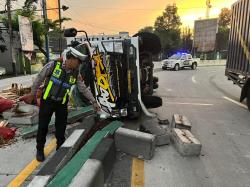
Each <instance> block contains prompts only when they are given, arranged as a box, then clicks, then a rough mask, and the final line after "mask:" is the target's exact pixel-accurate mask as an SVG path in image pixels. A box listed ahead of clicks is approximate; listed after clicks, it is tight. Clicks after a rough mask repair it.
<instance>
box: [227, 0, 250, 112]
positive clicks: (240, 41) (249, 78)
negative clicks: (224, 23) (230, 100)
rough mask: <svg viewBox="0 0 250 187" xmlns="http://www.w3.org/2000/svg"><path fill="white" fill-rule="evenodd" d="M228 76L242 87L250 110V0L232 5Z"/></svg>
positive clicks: (243, 96) (242, 0)
mask: <svg viewBox="0 0 250 187" xmlns="http://www.w3.org/2000/svg"><path fill="white" fill-rule="evenodd" d="M231 18H232V19H231V29H230V35H229V43H228V44H229V48H228V58H227V65H226V72H225V74H226V76H227V77H228V79H229V80H232V81H233V82H234V83H235V84H237V85H238V86H240V87H241V88H242V91H241V97H240V101H241V102H242V101H243V100H244V99H247V106H248V109H249V110H250V32H249V31H250V24H249V21H250V1H249V0H239V1H237V2H236V3H234V4H233V6H232V16H231Z"/></svg>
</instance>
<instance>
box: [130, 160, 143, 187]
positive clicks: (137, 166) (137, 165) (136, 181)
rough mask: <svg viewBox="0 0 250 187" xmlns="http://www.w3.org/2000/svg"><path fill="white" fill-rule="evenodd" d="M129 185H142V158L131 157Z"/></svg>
mask: <svg viewBox="0 0 250 187" xmlns="http://www.w3.org/2000/svg"><path fill="white" fill-rule="evenodd" d="M131 187H144V160H140V159H138V158H134V159H133V163H132V179H131Z"/></svg>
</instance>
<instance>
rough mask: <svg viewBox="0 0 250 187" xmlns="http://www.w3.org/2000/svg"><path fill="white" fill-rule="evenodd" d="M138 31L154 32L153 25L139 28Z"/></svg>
mask: <svg viewBox="0 0 250 187" xmlns="http://www.w3.org/2000/svg"><path fill="white" fill-rule="evenodd" d="M139 32H150V33H154V27H152V26H146V27H144V28H142V29H141V30H139Z"/></svg>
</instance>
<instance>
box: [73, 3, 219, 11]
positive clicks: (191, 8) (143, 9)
mask: <svg viewBox="0 0 250 187" xmlns="http://www.w3.org/2000/svg"><path fill="white" fill-rule="evenodd" d="M78 6H81V7H82V8H86V9H99V10H119V11H162V10H164V9H165V8H162V9H158V8H157V9H146V8H118V7H113V8H112V7H91V6H82V5H81V4H79V5H78ZM202 8H203V9H205V8H206V7H205V6H202V7H182V8H179V7H177V9H178V10H193V9H202ZM213 8H221V7H215V6H213Z"/></svg>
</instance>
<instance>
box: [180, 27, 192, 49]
mask: <svg viewBox="0 0 250 187" xmlns="http://www.w3.org/2000/svg"><path fill="white" fill-rule="evenodd" d="M181 40H182V49H183V50H186V51H189V52H191V51H192V46H193V39H192V32H191V30H190V28H183V30H182V36H181Z"/></svg>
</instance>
